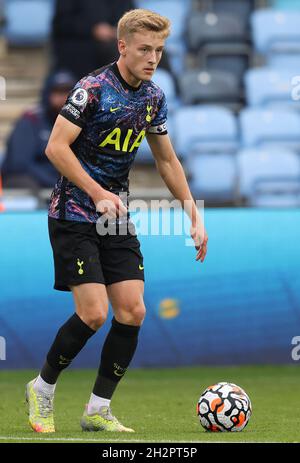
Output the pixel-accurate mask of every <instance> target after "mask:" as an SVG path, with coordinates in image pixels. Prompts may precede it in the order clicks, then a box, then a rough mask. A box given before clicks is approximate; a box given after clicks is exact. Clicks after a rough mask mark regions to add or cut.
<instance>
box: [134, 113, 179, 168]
mask: <svg viewBox="0 0 300 463" xmlns="http://www.w3.org/2000/svg"><path fill="white" fill-rule="evenodd" d="M167 128H168V134H169V137H170V138H171V141H172V144H173V146H174V121H173V117H172V116H170V115H169V117H168V121H167ZM174 147H175V146H174ZM135 162H136V163H137V164H153V165H154V163H155V161H154V157H153V154H152V152H151V149H150V147H149V145H148V142H147V140H146V137H145V138H144V140H143V141H142V143H141V146H140V147H139V150H138V153H137V156H136V161H135Z"/></svg>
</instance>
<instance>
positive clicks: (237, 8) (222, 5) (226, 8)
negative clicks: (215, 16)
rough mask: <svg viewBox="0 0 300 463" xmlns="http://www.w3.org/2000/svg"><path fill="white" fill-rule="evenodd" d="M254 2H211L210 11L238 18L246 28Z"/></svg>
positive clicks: (252, 0)
mask: <svg viewBox="0 0 300 463" xmlns="http://www.w3.org/2000/svg"><path fill="white" fill-rule="evenodd" d="M254 8H255V0H212V9H213V11H216V12H217V13H228V14H230V15H233V16H235V17H237V18H238V20H239V22H240V23H241V24H243V27H247V25H248V23H249V18H250V15H251V12H252V11H253V10H254Z"/></svg>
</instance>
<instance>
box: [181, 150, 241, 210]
mask: <svg viewBox="0 0 300 463" xmlns="http://www.w3.org/2000/svg"><path fill="white" fill-rule="evenodd" d="M185 166H186V168H187V171H188V173H189V175H190V181H189V185H190V188H191V191H192V194H193V196H194V198H195V199H204V201H209V202H218V203H224V202H228V201H234V200H235V196H236V185H237V172H236V160H235V155H234V154H229V153H219V154H213V153H197V152H196V151H195V152H193V153H192V154H191V155H190V156H189V158H188V159H187V162H186V163H185Z"/></svg>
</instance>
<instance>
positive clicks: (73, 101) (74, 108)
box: [60, 76, 100, 128]
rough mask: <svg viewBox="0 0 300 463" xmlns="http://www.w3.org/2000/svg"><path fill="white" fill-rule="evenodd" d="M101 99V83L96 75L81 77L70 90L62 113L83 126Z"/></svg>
mask: <svg viewBox="0 0 300 463" xmlns="http://www.w3.org/2000/svg"><path fill="white" fill-rule="evenodd" d="M99 101H100V84H99V82H98V81H97V80H96V79H95V77H92V76H88V77H84V78H83V79H81V80H80V81H79V82H78V83H77V84H76V85H75V87H74V88H73V90H72V91H71V92H70V94H69V96H68V98H67V100H66V103H65V104H64V106H63V107H62V109H61V111H60V115H61V116H63V117H65V118H66V119H68V120H69V121H70V122H73V124H75V125H78V126H79V127H81V128H83V127H84V126H85V124H86V123H87V121H88V119H89V118H90V117H92V116H93V114H94V112H95V110H96V108H97V104H98V103H99Z"/></svg>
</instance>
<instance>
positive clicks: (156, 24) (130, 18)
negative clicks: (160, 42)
mask: <svg viewBox="0 0 300 463" xmlns="http://www.w3.org/2000/svg"><path fill="white" fill-rule="evenodd" d="M170 26H171V22H170V20H169V19H168V18H166V17H165V16H161V15H160V14H158V13H154V12H153V11H150V10H144V9H142V8H137V9H135V10H130V11H127V12H126V13H125V14H124V15H123V16H122V17H121V18H120V20H119V22H118V29H117V37H118V39H122V38H124V37H126V36H129V35H131V34H134V32H139V31H142V30H147V31H153V32H158V33H160V34H161V35H162V37H163V38H164V39H166V38H167V37H168V35H169V34H170Z"/></svg>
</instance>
